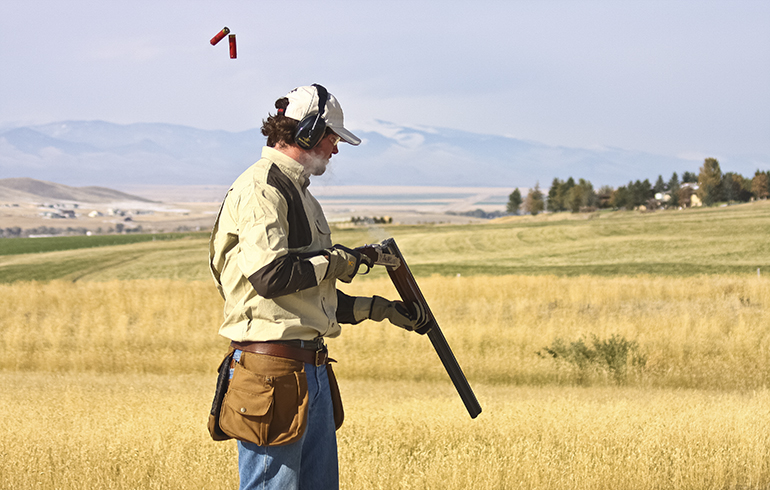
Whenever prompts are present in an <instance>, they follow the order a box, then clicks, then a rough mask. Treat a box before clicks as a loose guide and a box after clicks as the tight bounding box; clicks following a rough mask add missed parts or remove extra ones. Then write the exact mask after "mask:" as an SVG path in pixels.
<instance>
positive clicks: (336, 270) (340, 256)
mask: <svg viewBox="0 0 770 490" xmlns="http://www.w3.org/2000/svg"><path fill="white" fill-rule="evenodd" d="M326 256H327V258H328V259H329V268H328V269H327V270H326V278H329V277H335V278H337V279H339V280H340V281H342V282H350V281H352V280H353V277H355V275H356V273H357V272H358V268H359V267H361V264H364V265H365V266H366V267H368V268H371V267H372V266H373V265H374V262H373V261H372V259H370V258H369V257H368V256H366V255H364V254H362V253H360V252H358V251H356V250H351V249H349V248H347V247H344V246H342V245H335V246H333V247H332V248H329V249H327V250H326Z"/></svg>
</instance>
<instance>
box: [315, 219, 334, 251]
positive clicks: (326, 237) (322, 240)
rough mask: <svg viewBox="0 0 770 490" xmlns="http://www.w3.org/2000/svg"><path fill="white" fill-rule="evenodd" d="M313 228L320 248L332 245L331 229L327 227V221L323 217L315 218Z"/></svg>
mask: <svg viewBox="0 0 770 490" xmlns="http://www.w3.org/2000/svg"><path fill="white" fill-rule="evenodd" d="M315 229H316V232H317V233H318V244H319V245H320V246H321V248H329V247H331V246H332V230H331V228H329V223H327V222H326V220H325V219H323V218H318V219H316V220H315Z"/></svg>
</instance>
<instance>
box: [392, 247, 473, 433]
mask: <svg viewBox="0 0 770 490" xmlns="http://www.w3.org/2000/svg"><path fill="white" fill-rule="evenodd" d="M379 246H380V247H381V248H382V250H383V251H384V252H385V253H388V254H391V255H394V256H396V257H397V258H398V260H399V263H400V264H399V265H398V266H395V267H394V266H386V267H387V270H388V275H389V276H390V280H391V281H393V285H394V286H395V287H396V290H397V291H398V294H399V295H400V296H401V300H402V301H403V302H404V303H405V304H406V306H407V307H408V308H409V309H410V310H411V309H412V308H413V306H412V303H415V302H416V303H419V304H420V306H422V308H423V311H425V314H426V315H427V317H428V318H429V321H428V324H427V325H425V326H424V327H422V328H420V329H418V330H417V333H420V334H426V333H427V335H428V338H429V339H430V341H431V343H432V344H433V348H434V349H435V351H436V354H438V357H439V359H441V363H442V364H443V365H444V369H446V372H447V374H448V375H449V377H450V378H451V379H452V383H454V385H455V389H456V390H457V393H458V394H459V395H460V398H461V399H462V401H463V403H464V404H465V408H466V409H467V410H468V414H469V415H470V416H471V418H472V419H475V418H476V417H477V416H478V415H479V414H480V413H481V405H479V402H478V400H477V399H476V395H475V394H474V393H473V390H472V389H471V385H470V384H468V380H467V379H466V378H465V374H463V371H462V369H460V364H458V362H457V359H456V358H455V355H454V353H453V352H452V349H451V348H450V347H449V343H448V342H447V341H446V338H445V337H444V333H443V332H442V331H441V328H440V327H439V326H438V323H437V322H436V317H434V316H433V313H432V312H431V311H430V307H429V306H428V302H427V301H425V297H423V295H422V291H420V287H419V286H418V285H417V281H416V280H415V278H414V275H412V271H410V270H409V266H408V265H407V264H406V260H404V256H403V255H402V254H401V251H400V250H399V249H398V245H396V241H395V240H394V239H393V238H388V239H387V240H384V241H383V242H382V243H380V245H379ZM412 313H414V311H412Z"/></svg>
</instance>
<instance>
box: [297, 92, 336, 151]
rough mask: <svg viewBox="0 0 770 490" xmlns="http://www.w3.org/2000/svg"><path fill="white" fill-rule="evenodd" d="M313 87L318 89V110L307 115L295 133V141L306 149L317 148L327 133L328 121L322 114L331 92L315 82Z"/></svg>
mask: <svg viewBox="0 0 770 490" xmlns="http://www.w3.org/2000/svg"><path fill="white" fill-rule="evenodd" d="M313 87H315V88H316V90H317V91H318V112H317V113H316V114H311V115H309V116H305V117H304V119H302V120H301V121H300V122H299V124H298V125H297V132H296V133H294V141H295V142H296V143H297V145H299V147H300V148H302V149H304V150H311V149H313V148H315V146H316V145H317V144H318V142H319V141H321V138H323V136H324V134H325V133H326V121H324V119H323V117H322V116H323V112H324V109H326V100H327V99H328V98H329V93H328V92H327V91H326V89H325V88H323V87H322V86H320V85H317V84H313ZM308 112H310V111H309V110H308Z"/></svg>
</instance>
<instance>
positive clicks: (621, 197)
mask: <svg viewBox="0 0 770 490" xmlns="http://www.w3.org/2000/svg"><path fill="white" fill-rule="evenodd" d="M633 185H634V184H633V183H632V182H629V183H628V186H624V185H622V186H620V187H618V188H617V189H615V192H613V193H612V196H611V197H610V205H611V206H612V207H613V208H615V209H623V208H625V209H633V208H634V206H633V204H632V203H631V191H630V190H629V188H630V187H631V186H633Z"/></svg>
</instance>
